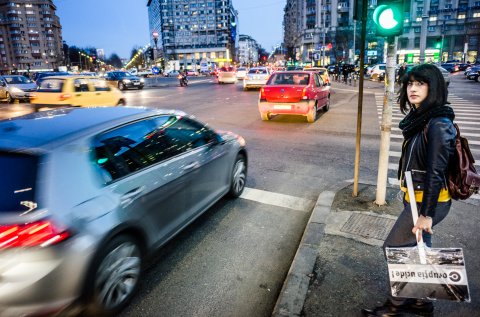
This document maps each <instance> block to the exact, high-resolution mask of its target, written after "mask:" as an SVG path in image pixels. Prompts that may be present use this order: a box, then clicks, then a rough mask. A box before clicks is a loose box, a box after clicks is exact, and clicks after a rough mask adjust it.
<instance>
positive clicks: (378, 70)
mask: <svg viewBox="0 0 480 317" xmlns="http://www.w3.org/2000/svg"><path fill="white" fill-rule="evenodd" d="M386 67H387V65H386V64H377V65H375V66H373V67H372V68H371V69H370V70H369V71H367V76H368V77H370V79H372V80H376V79H378V77H379V76H380V75H385V69H386Z"/></svg>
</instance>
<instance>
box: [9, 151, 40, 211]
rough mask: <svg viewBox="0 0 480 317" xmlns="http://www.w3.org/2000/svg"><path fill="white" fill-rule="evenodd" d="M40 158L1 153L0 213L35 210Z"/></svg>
mask: <svg viewBox="0 0 480 317" xmlns="http://www.w3.org/2000/svg"><path fill="white" fill-rule="evenodd" d="M38 162H39V157H38V156H33V155H27V154H19V153H9V152H0V175H2V181H1V182H0V197H2V199H0V213H2V212H26V211H29V210H31V209H35V208H36V207H37V206H36V200H35V192H36V189H37V187H36V183H37V169H38Z"/></svg>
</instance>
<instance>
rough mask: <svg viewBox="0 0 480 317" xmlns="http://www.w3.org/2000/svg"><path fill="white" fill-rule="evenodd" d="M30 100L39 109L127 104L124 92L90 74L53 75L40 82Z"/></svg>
mask: <svg viewBox="0 0 480 317" xmlns="http://www.w3.org/2000/svg"><path fill="white" fill-rule="evenodd" d="M30 102H31V103H32V105H34V106H35V109H36V110H37V111H38V110H39V109H41V108H43V107H48V108H49V107H65V106H71V107H97V106H116V105H119V106H120V105H125V104H126V100H125V97H124V96H123V94H122V92H120V91H119V90H118V89H117V88H115V87H110V86H109V85H108V84H107V82H106V81H105V80H103V79H100V78H96V77H90V76H52V77H45V78H43V79H41V80H40V82H39V83H38V88H37V91H36V92H35V93H32V94H31V95H30Z"/></svg>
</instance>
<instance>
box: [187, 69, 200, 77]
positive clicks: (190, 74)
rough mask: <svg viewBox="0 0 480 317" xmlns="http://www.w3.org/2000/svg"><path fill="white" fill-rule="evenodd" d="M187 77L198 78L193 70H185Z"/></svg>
mask: <svg viewBox="0 0 480 317" xmlns="http://www.w3.org/2000/svg"><path fill="white" fill-rule="evenodd" d="M187 76H198V72H196V71H194V70H191V69H190V70H187Z"/></svg>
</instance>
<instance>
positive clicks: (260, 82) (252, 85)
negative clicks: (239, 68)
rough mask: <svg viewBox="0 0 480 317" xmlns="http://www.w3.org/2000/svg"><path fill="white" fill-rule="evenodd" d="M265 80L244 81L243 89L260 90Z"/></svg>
mask: <svg viewBox="0 0 480 317" xmlns="http://www.w3.org/2000/svg"><path fill="white" fill-rule="evenodd" d="M266 83H267V81H266V80H244V81H243V87H245V88H260V87H263V86H265V84H266Z"/></svg>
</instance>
